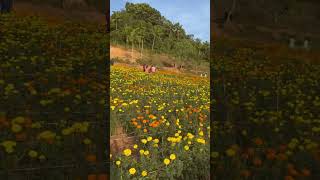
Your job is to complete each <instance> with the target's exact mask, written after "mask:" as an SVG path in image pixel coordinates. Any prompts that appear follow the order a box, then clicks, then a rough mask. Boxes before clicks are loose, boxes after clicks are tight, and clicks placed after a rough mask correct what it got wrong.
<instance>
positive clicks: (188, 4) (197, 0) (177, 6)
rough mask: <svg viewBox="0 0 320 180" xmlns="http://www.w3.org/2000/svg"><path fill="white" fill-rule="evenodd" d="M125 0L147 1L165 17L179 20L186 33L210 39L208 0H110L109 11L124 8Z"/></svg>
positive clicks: (126, 0)
mask: <svg viewBox="0 0 320 180" xmlns="http://www.w3.org/2000/svg"><path fill="white" fill-rule="evenodd" d="M126 2H131V3H148V4H149V5H150V6H151V7H153V8H155V9H157V10H158V11H160V13H161V15H162V16H164V17H165V18H166V19H168V20H170V21H171V22H173V23H177V22H179V23H180V24H181V25H182V27H183V28H184V29H185V31H186V33H187V34H193V35H194V37H195V38H199V39H201V40H202V41H208V42H209V41H210V0H110V8H111V9H110V13H111V14H112V12H113V11H118V10H121V9H124V6H125V4H126Z"/></svg>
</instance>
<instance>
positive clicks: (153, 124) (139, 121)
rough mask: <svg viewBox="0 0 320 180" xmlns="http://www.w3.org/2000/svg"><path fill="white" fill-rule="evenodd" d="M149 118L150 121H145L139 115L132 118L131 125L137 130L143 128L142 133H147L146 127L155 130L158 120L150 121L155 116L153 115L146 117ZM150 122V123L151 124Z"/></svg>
mask: <svg viewBox="0 0 320 180" xmlns="http://www.w3.org/2000/svg"><path fill="white" fill-rule="evenodd" d="M148 117H149V118H150V120H148V119H146V118H145V117H143V116H141V115H139V116H138V117H137V118H132V119H131V123H132V124H133V125H134V126H135V127H136V128H137V129H142V128H143V132H148V129H147V127H148V126H149V127H153V128H156V127H158V126H159V125H160V123H161V122H160V121H159V120H152V119H154V118H155V117H156V116H154V115H152V114H151V115H149V116H148ZM151 121H152V122H151Z"/></svg>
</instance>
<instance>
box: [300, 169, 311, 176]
mask: <svg viewBox="0 0 320 180" xmlns="http://www.w3.org/2000/svg"><path fill="white" fill-rule="evenodd" d="M302 175H303V176H310V175H311V172H310V170H309V169H306V168H303V169H302Z"/></svg>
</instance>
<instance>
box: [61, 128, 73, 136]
mask: <svg viewBox="0 0 320 180" xmlns="http://www.w3.org/2000/svg"><path fill="white" fill-rule="evenodd" d="M72 132H73V130H72V129H71V128H66V129H63V130H62V135H64V136H67V135H69V134H71V133H72Z"/></svg>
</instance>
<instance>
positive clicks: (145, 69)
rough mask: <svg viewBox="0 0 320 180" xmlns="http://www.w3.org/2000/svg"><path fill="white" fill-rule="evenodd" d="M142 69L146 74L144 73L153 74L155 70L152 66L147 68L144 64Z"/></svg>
mask: <svg viewBox="0 0 320 180" xmlns="http://www.w3.org/2000/svg"><path fill="white" fill-rule="evenodd" d="M142 68H143V72H146V73H155V72H156V70H157V69H156V67H155V66H154V65H151V66H148V65H146V64H144V65H143V66H142Z"/></svg>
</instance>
